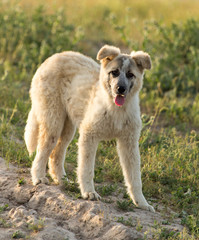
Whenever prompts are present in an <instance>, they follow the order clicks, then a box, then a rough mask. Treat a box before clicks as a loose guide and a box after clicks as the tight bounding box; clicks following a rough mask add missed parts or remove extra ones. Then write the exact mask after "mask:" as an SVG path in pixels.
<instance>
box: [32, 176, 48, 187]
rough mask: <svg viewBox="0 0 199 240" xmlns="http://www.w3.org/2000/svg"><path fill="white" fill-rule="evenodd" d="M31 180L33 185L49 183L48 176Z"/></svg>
mask: <svg viewBox="0 0 199 240" xmlns="http://www.w3.org/2000/svg"><path fill="white" fill-rule="evenodd" d="M32 182H33V185H34V186H36V185H38V184H40V183H43V184H49V181H48V178H47V177H42V178H35V179H33V180H32Z"/></svg>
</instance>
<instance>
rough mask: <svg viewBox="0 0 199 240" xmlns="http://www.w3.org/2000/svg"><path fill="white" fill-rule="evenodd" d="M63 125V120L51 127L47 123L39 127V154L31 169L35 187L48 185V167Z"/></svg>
mask: <svg viewBox="0 0 199 240" xmlns="http://www.w3.org/2000/svg"><path fill="white" fill-rule="evenodd" d="M63 125H64V120H63V118H59V120H56V124H53V123H51V125H50V124H47V123H46V122H45V123H42V124H40V125H39V135H38V145H37V152H36V156H35V159H34V161H33V164H32V168H31V175H32V182H33V185H37V184H39V183H48V180H47V178H46V165H47V162H48V158H49V156H50V154H51V152H52V150H53V148H54V147H55V146H56V143H57V140H58V138H59V137H60V135H61V131H62V129H63Z"/></svg>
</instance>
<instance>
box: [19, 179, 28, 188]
mask: <svg viewBox="0 0 199 240" xmlns="http://www.w3.org/2000/svg"><path fill="white" fill-rule="evenodd" d="M25 183H26V180H25V179H24V178H21V179H19V180H18V184H19V186H21V185H24V184H25Z"/></svg>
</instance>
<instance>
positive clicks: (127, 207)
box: [117, 200, 134, 211]
mask: <svg viewBox="0 0 199 240" xmlns="http://www.w3.org/2000/svg"><path fill="white" fill-rule="evenodd" d="M117 207H118V208H119V209H121V210H123V211H134V208H133V204H132V200H129V201H127V200H124V201H119V200H118V201H117Z"/></svg>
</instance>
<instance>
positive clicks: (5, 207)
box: [0, 204, 8, 213]
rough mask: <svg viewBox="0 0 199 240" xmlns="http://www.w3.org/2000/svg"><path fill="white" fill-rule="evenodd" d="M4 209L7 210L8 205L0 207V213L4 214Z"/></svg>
mask: <svg viewBox="0 0 199 240" xmlns="http://www.w3.org/2000/svg"><path fill="white" fill-rule="evenodd" d="M6 209H8V204H5V205H3V206H0V213H2V212H4V211H5V210H6Z"/></svg>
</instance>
